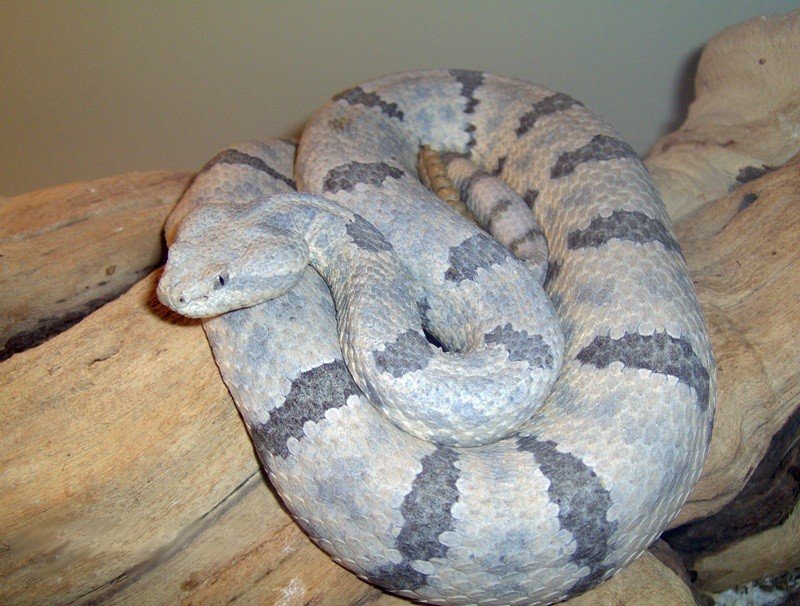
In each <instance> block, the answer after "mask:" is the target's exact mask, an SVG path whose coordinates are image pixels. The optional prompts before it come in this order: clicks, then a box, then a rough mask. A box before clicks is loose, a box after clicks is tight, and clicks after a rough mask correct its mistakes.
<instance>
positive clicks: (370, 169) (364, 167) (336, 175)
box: [324, 162, 404, 194]
mask: <svg viewBox="0 0 800 606" xmlns="http://www.w3.org/2000/svg"><path fill="white" fill-rule="evenodd" d="M403 175H404V173H403V171H402V170H400V169H399V168H397V167H395V166H389V165H388V164H386V163H385V162H349V163H348V164H342V165H340V166H337V167H335V168H332V169H331V170H330V171H329V172H328V174H327V176H326V177H325V182H324V187H325V191H326V192H329V193H332V194H335V193H336V192H338V191H346V192H351V191H353V190H354V189H355V187H356V185H358V184H359V183H364V184H366V185H372V186H373V187H380V186H381V185H383V181H384V180H385V179H386V178H387V177H391V178H392V179H399V178H400V177H402V176H403Z"/></svg>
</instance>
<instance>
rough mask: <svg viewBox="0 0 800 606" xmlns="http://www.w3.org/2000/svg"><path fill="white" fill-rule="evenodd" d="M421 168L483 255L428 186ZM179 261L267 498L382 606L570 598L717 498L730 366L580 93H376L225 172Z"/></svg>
mask: <svg viewBox="0 0 800 606" xmlns="http://www.w3.org/2000/svg"><path fill="white" fill-rule="evenodd" d="M421 146H430V148H431V149H434V150H440V151H441V152H442V159H443V163H444V165H445V167H446V171H447V176H448V177H449V178H451V179H452V181H453V182H454V183H455V185H456V186H457V188H458V189H459V190H460V192H461V194H462V196H463V198H464V200H465V201H466V203H467V205H468V206H469V208H470V210H471V212H472V213H473V214H474V216H475V218H476V219H477V221H478V222H479V223H480V224H481V225H482V226H483V227H484V228H485V230H486V231H484V230H482V229H481V228H479V227H478V226H477V225H475V223H473V222H470V221H469V220H467V219H465V218H463V217H461V216H460V215H458V214H457V213H455V212H454V211H453V210H452V209H451V208H450V207H448V206H447V205H446V204H445V203H444V202H442V201H441V200H440V199H439V198H437V197H436V195H435V194H433V193H432V192H431V191H430V189H428V188H426V187H425V186H424V185H423V184H422V183H421V182H420V179H419V178H418V174H417V170H416V165H417V164H416V163H417V155H418V152H419V150H420V147H421ZM436 177H437V176H436V175H434V178H436ZM298 191H300V192H303V193H298ZM487 231H488V232H489V233H491V234H492V236H494V238H492V237H490V236H489V235H487V233H486V232H487ZM166 235H167V241H168V243H169V244H170V250H169V258H168V263H167V266H166V268H165V272H164V275H163V277H162V279H161V281H160V283H159V288H158V294H159V297H160V298H161V300H162V301H163V302H164V303H166V304H167V305H169V306H170V307H172V308H173V309H175V310H177V311H179V312H181V313H184V314H186V315H192V316H204V317H208V319H207V320H205V322H204V326H205V329H206V332H207V335H208V339H209V341H210V343H211V346H212V349H213V352H214V356H215V358H216V360H217V363H218V365H219V368H220V370H221V374H222V376H223V378H224V380H225V382H226V384H227V385H228V387H229V389H230V391H231V394H232V395H233V397H234V400H235V401H236V403H237V406H238V407H239V410H240V411H241V414H242V417H243V419H244V421H245V424H246V425H247V429H248V431H249V432H250V435H251V437H252V440H253V443H254V445H255V448H256V451H257V452H258V455H259V456H260V458H261V460H262V462H263V464H264V466H265V468H266V469H267V471H268V475H269V478H270V481H271V482H272V484H273V485H274V487H275V488H276V490H277V492H278V493H279V494H280V496H281V498H282V499H283V501H284V503H285V504H286V506H287V507H288V509H289V510H290V511H291V512H292V514H293V515H294V517H295V518H296V520H297V521H298V522H299V524H300V525H301V526H302V527H303V528H304V529H305V531H306V532H307V533H308V534H309V536H310V537H311V538H312V539H313V540H314V542H315V543H317V544H318V545H319V546H320V547H322V549H324V550H325V551H326V552H328V553H329V554H330V555H331V557H333V558H334V559H335V560H336V561H337V562H339V563H340V564H342V565H343V566H345V567H346V568H348V569H350V570H351V571H353V572H354V573H356V574H357V575H359V576H360V577H362V578H364V579H366V580H368V581H370V582H372V583H374V584H376V585H378V586H380V587H382V588H385V589H387V590H389V591H392V592H395V593H397V594H399V595H402V596H406V597H409V598H413V599H416V600H420V601H424V602H427V603H431V604H486V605H489V604H492V605H498V604H547V603H553V602H557V601H559V600H563V599H566V598H568V597H570V596H574V595H577V594H579V593H582V592H584V591H587V590H588V589H590V588H592V587H594V586H595V585H597V584H599V583H600V582H602V581H603V580H604V579H607V578H609V577H610V576H611V575H612V574H613V573H614V572H615V571H617V570H619V569H620V568H622V567H623V566H625V565H626V564H627V563H629V562H631V561H632V560H633V559H634V558H636V557H637V556H638V555H639V554H641V553H642V552H643V551H644V550H645V549H646V548H647V547H648V546H649V545H650V543H651V542H652V541H653V540H654V539H655V538H656V537H658V535H659V534H660V532H661V531H662V530H663V529H664V527H665V526H666V525H667V524H668V522H669V521H670V520H671V519H672V518H673V517H674V516H675V514H676V513H677V511H678V510H679V508H680V507H681V505H682V504H683V502H684V501H685V499H686V498H687V496H688V494H689V491H690V489H691V488H692V486H693V484H694V483H695V482H696V480H697V479H698V476H699V474H700V470H701V467H702V464H703V461H704V459H705V456H706V452H707V449H708V443H709V438H710V433H711V427H712V422H713V412H714V402H715V367H714V360H713V357H712V353H711V349H710V345H709V340H708V336H707V333H706V329H705V327H704V324H703V319H702V317H701V313H700V309H699V306H698V303H697V300H696V298H695V295H694V292H693V288H692V283H691V281H690V279H689V277H688V274H687V269H686V265H685V262H684V259H683V256H682V254H681V251H680V247H679V245H678V243H677V241H676V239H675V237H674V235H673V232H672V228H671V226H670V222H669V218H668V216H667V213H666V211H665V208H664V205H663V203H662V201H661V199H660V196H659V194H658V192H657V190H656V188H655V186H654V185H653V182H652V181H651V179H650V177H649V175H648V174H647V172H646V170H645V169H644V167H643V165H642V163H641V161H640V160H639V158H638V156H637V155H636V154H635V153H634V152H633V150H632V149H631V148H630V146H628V145H627V144H626V143H624V142H623V141H621V140H620V138H619V136H618V135H617V134H616V132H615V131H614V130H613V129H612V128H611V127H609V126H608V125H607V124H605V123H604V122H603V121H602V120H601V119H599V118H597V117H596V116H595V115H593V114H592V113H591V112H590V111H589V110H587V109H586V108H585V107H584V106H583V105H582V104H581V103H580V102H578V101H576V100H574V99H572V98H570V97H568V96H567V95H564V94H561V93H556V92H554V91H551V90H549V89H547V88H545V87H543V86H540V85H534V84H530V83H526V82H522V81H519V80H514V79H509V78H504V77H498V76H493V75H490V74H486V73H481V72H472V71H462V70H435V71H425V72H409V73H404V74H396V75H392V76H387V77H384V78H381V79H378V80H374V81H371V82H368V83H365V84H362V85H360V86H357V87H354V88H352V89H349V90H347V91H345V92H343V93H340V94H338V95H336V96H335V97H334V98H333V99H332V100H331V101H330V102H329V103H328V104H326V105H325V106H323V107H322V108H321V109H320V110H318V111H317V113H316V114H315V115H314V116H313V117H312V119H311V121H310V122H309V123H308V124H307V125H306V127H305V129H304V131H303V134H302V137H301V139H300V142H299V145H297V146H296V144H295V143H294V142H292V141H287V140H273V141H269V142H267V143H248V144H244V145H240V146H235V147H232V148H230V149H228V150H226V151H224V152H222V153H220V154H219V155H217V156H216V157H215V158H214V159H212V160H211V161H210V162H209V163H208V164H207V165H206V166H205V167H204V168H203V169H202V170H201V171H200V172H199V173H198V175H197V176H196V178H195V180H194V182H193V183H192V185H191V186H190V188H189V190H188V191H187V192H186V194H185V195H184V197H183V199H182V200H181V202H180V203H179V205H178V206H177V207H176V209H175V211H174V212H173V214H172V215H171V217H170V219H169V221H168V224H167V228H166ZM500 243H502V245H501V244H500ZM309 262H310V264H311V266H312V268H313V269H306V268H307V265H308V263H309ZM545 292H546V294H545ZM223 312H228V313H223Z"/></svg>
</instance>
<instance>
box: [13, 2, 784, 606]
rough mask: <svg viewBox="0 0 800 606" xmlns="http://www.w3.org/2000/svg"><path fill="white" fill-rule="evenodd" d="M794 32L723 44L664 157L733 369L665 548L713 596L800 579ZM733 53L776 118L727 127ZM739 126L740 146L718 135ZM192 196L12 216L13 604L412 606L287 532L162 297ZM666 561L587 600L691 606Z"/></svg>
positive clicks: (117, 196)
mask: <svg viewBox="0 0 800 606" xmlns="http://www.w3.org/2000/svg"><path fill="white" fill-rule="evenodd" d="M799 19H800V13H793V14H792V15H789V16H786V17H782V18H774V19H766V20H760V21H759V20H753V21H750V22H747V23H745V24H742V25H740V26H736V27H737V28H742V30H741V31H743V32H745V33H744V34H742V35H741V36H739V37H738V38H737V31H736V29H735V28H734V29H733V31H731V30H726V31H724V32H722V33H721V34H720V35H719V36H717V37H716V38H715V39H712V41H711V42H710V43H709V46H708V48H707V49H706V51H705V52H704V54H703V57H701V61H700V71H699V73H698V85H697V91H698V99H697V101H696V102H695V104H693V106H692V109H690V112H689V116H688V118H687V121H686V123H685V124H684V125H683V127H682V128H681V129H680V130H679V131H677V132H676V133H675V134H674V135H671V136H670V137H672V139H670V137H667V138H666V140H665V141H666V142H665V141H662V143H663V145H662V144H659V145H657V146H656V148H655V149H654V153H653V155H651V157H650V159H649V160H648V166H649V168H650V169H651V171H653V173H654V176H655V177H656V180H657V182H658V185H659V187H660V188H661V189H662V191H663V192H664V194H665V198H666V200H667V203H668V205H669V207H670V209H671V211H672V212H673V214H674V215H675V216H676V217H683V219H682V220H681V221H680V222H679V223H678V224H677V230H678V236H679V240H680V241H681V244H682V246H683V250H684V253H685V256H686V259H687V261H688V263H689V265H690V269H691V272H692V276H693V280H694V281H695V284H696V286H697V289H698V293H699V297H700V301H701V305H702V307H703V310H704V313H705V315H706V318H707V321H708V324H709V327H710V330H711V336H712V343H713V346H714V351H715V355H716V357H717V361H718V365H719V398H718V407H719V408H718V413H717V420H716V423H715V427H714V434H713V437H712V448H711V453H710V456H709V460H708V462H707V464H706V467H705V468H704V472H703V476H702V478H701V481H700V482H699V483H698V485H697V487H696V489H695V491H694V492H693V494H692V496H691V498H690V501H689V502H688V503H687V505H686V507H685V508H684V509H683V511H682V512H681V514H680V516H679V519H678V520H676V521H675V525H677V524H682V526H681V527H679V528H676V529H675V530H673V531H671V533H669V534H668V535H667V538H668V539H669V540H670V541H671V542H672V544H673V546H674V547H675V548H676V549H677V550H678V552H679V553H680V555H681V556H682V557H683V559H684V560H683V561H685V562H687V563H688V564H689V565H690V566H692V568H693V572H694V574H695V575H696V576H697V579H698V583H699V584H700V586H701V587H703V588H707V589H719V588H722V587H724V586H727V585H729V584H733V583H738V582H741V581H742V580H747V579H749V578H754V577H757V576H761V575H763V574H770V573H772V572H775V571H778V570H776V568H777V569H780V570H785V569H786V568H790V567H792V566H797V565H799V564H800V554H798V544H797V539H796V537H797V536H798V534H800V522H798V520H799V519H800V512H798V507H797V504H796V499H797V491H796V490H794V489H792V488H790V489H789V490H788V491H787V490H786V485H787V484H789V485H791V482H788V481H787V478H788V479H791V478H794V480H796V479H797V473H796V470H797V446H796V445H797V433H798V431H797V430H798V428H797V425H798V423H797V416H798V414H799V413H797V407H798V403H799V402H800V357H799V356H798V355H797V353H796V352H797V351H798V346H800V303H798V302H799V301H800V202H799V200H800V172H799V171H800V164H798V163H797V161H796V160H795V161H794V162H789V163H788V164H786V165H785V166H784V167H783V168H781V169H780V170H774V171H770V170H768V169H772V168H775V167H777V166H779V165H780V164H782V163H783V162H784V161H785V160H786V158H788V157H789V156H791V155H792V154H791V153H789V152H790V150H791V149H792V145H794V147H793V151H794V152H796V151H797V148H798V141H797V137H795V138H794V139H792V138H791V137H790V139H789V141H788V143H785V140H786V133H788V132H791V128H794V129H797V130H796V131H795V132H800V118H799V117H798V114H797V112H798V110H797V108H798V96H797V89H796V88H794V89H792V88H791V85H792V84H793V85H795V86H796V85H797V83H798V82H800V79H798V78H796V77H793V78H790V77H789V76H787V74H790V75H791V74H793V73H794V72H792V69H795V70H796V69H797V66H798V65H800V50H799V49H800V45H798V44H797V36H798V31H800V30H799V29H798V27H797V23H798V20H799ZM759 28H761V29H759ZM748 32H750V33H748ZM753 32H754V33H753ZM765 34H769V35H770V36H772V39H773V42H772V43H770V44H767V47H766V50H764V48H762V47H763V45H762V47H758V45H759V44H761V42H760V37H763V36H764V35H765ZM759 36H760V37H759ZM781 36H783V38H789V39H790V40H789V42H786V41H783V42H781V41H782V40H783V38H781ZM737 39H738V40H740V41H742V40H744V41H745V42H746V44H747V45H750V46H754V47H757V48H756V50H755V51H753V50H752V49H751V51H747V52H745V51H741V52H743V53H744V54H742V55H741V56H742V57H751V58H752V57H754V56H756V55H757V57H756V60H755V63H756V65H760V66H761V67H762V68H763V67H764V66H765V65H770V66H772V65H778V66H783V67H780V68H776V70H774V71H773V72H770V73H771V74H772V75H771V76H770V77H771V78H773V79H777V80H786V82H787V86H789V89H787V90H785V91H784V92H783V93H781V94H775V95H772V96H771V99H772V106H770V107H771V108H772V109H770V107H765V106H758V107H760V108H761V109H760V110H759V111H761V113H762V114H763V116H762V117H763V120H761V121H760V122H759V121H753V120H751V119H749V118H748V116H752V115H753V114H748V112H747V110H746V108H744V109H742V110H741V112H739V114H736V115H733V114H730V113H728V114H726V113H725V112H720V111H718V108H719V107H721V106H725V104H730V103H731V102H732V101H731V98H732V97H731V95H733V97H736V95H737V93H736V92H735V82H736V79H735V78H734V79H733V80H731V79H730V78H728V79H726V78H725V77H724V72H725V70H734V71H735V70H738V67H737V66H738V64H739V60H733V61H729V60H726V59H725V58H726V57H727V56H728V55H730V54H731V53H734V51H736V52H739V51H737V50H736V49H737V48H738V47H737V43H736V40H737ZM775 39H778V40H779V42H780V43H778V44H775V43H774V40H775ZM715 40H717V42H714V41H715ZM720 40H721V42H720ZM726 44H728V45H729V46H725V45H726ZM739 45H742V43H741V42H740V43H739ZM775 48H778V49H779V52H776V51H775ZM770 49H772V50H770ZM762 50H764V53H766V51H770V52H771V53H772V54H764V53H762V52H761V51H762ZM712 51H713V53H712ZM709 53H712V57H713V54H714V53H715V54H716V56H717V59H714V60H713V61H712V60H711V59H707V56H708V55H709ZM748 53H749V54H748ZM753 53H755V55H753ZM786 53H789V54H790V55H791V53H794V59H792V58H791V57H789V58H786V57H785V56H784V55H785V54H786ZM760 59H766V61H765V62H764V63H761V62H760ZM742 60H743V59H742ZM726 61H727V62H726ZM709 66H710V67H709ZM736 73H737V74H739V75H738V76H736V78H739V81H740V82H749V80H748V79H753V78H755V79H756V80H758V78H762V76H763V73H762V72H759V71H757V70H756V71H754V70H752V69H750V70H744V72H741V73H739V72H736ZM759 74H761V76H759ZM762 80H763V78H762ZM731 82H733V84H732V83H731ZM709 83H711V84H709ZM761 85H762V86H763V82H762V84H761ZM743 88H744V89H746V90H751V89H750V87H749V86H744V87H743ZM753 90H755V91H757V89H753ZM757 92H761V91H757ZM793 95H794V96H793ZM752 96H753V95H751V96H749V97H748V96H747V95H745V96H743V97H741V98H739V99H735V100H736V101H737V102H740V103H744V102H750V100H752V99H751V97H752ZM786 97H788V98H789V101H788V102H787V101H786ZM792 99H793V100H794V101H793V103H794V105H792V103H791V100H792ZM715 104H716V105H715ZM715 107H716V108H717V109H715ZM776 108H777V109H776ZM693 112H694V113H693ZM776 112H777V113H776ZM793 112H794V113H793ZM773 114H775V115H773ZM776 115H779V116H781V119H780V120H777V118H776ZM703 116H705V118H704V119H701V118H702V117H703ZM720 116H723V117H722V118H720ZM704 120H705V121H704ZM715 120H716V122H714V121H715ZM781 120H782V121H781ZM709 121H710V123H711V124H712V126H714V127H713V128H710V127H709V128H706V127H705V126H704V125H705V124H707V123H709ZM720 125H722V126H720ZM776 125H777V126H776ZM787 125H788V126H787ZM738 127H741V129H740V131H737V132H740V133H742V136H741V137H740V136H739V135H738V134H737V135H736V137H734V139H735V140H734V143H731V144H727V139H726V140H720V139H719V137H720V136H721V133H722V132H723V131H725V130H728V131H730V130H731V129H735V128H738ZM787 128H789V130H786V129H787ZM758 129H761V131H758ZM776 129H777V130H776ZM781 129H783V130H781ZM748 132H750V134H751V135H752V136H751V137H750V140H748V139H747V138H746V134H747V133H748ZM759 133H760V134H759ZM776 139H777V140H779V141H778V142H777V143H776V142H775V140H776ZM740 141H741V142H742V143H741V144H740V143H739V142H740ZM748 141H749V142H748ZM769 141H772V143H769ZM753 146H756V147H753ZM758 146H761V147H758ZM732 150H733V151H735V152H736V153H735V154H734V155H733V156H731V155H730V154H731V153H733V151H732ZM769 150H772V151H769ZM768 152H769V153H768ZM770 154H772V155H770ZM720 158H722V159H720ZM773 163H774V164H773ZM703 167H705V168H703ZM747 167H755V168H758V169H759V170H744V171H743V169H746V168H747ZM703 171H706V172H705V173H704V172H703ZM703 174H705V175H706V176H707V177H708V178H704V177H703ZM760 175H763V176H761V177H760V178H758V179H755V180H752V179H753V178H754V177H758V176H760ZM712 177H713V178H712ZM189 179H190V175H188V174H186V173H138V174H131V175H123V176H120V177H114V178H110V179H105V180H101V181H95V182H91V183H83V184H76V185H71V186H64V187H62V188H55V189H52V190H45V191H42V192H34V193H32V194H28V195H25V196H19V197H17V198H11V199H0V263H1V264H2V268H3V271H2V273H1V274H0V347H2V350H0V359H3V358H8V359H5V361H3V362H1V363H0V370H2V372H0V402H2V408H1V410H2V413H1V414H2V425H3V428H4V431H3V432H2V436H0V447H2V455H0V456H2V462H1V463H0V529H2V530H0V603H4V604H5V603H9V604H29V603H36V604H90V603H92V604H93V603H100V602H103V603H135V604H162V603H192V604H216V603H222V602H227V601H233V600H237V601H240V602H244V603H259V604H281V605H283V606H288V605H294V604H307V603H314V604H356V603H357V604H390V603H391V604H402V603H405V602H404V601H403V600H400V599H398V598H395V597H392V596H389V595H386V594H384V593H382V592H380V591H379V590H377V589H375V588H374V587H371V586H369V585H366V584H364V583H362V582H361V581H359V580H358V579H357V578H356V577H354V576H353V575H351V574H349V573H348V572H346V571H344V570H343V569H341V568H339V567H338V566H337V565H335V564H333V563H332V562H331V561H330V560H329V559H328V558H327V556H325V555H324V554H323V553H322V552H320V551H319V550H317V549H316V547H314V546H313V544H312V543H311V542H310V541H309V540H308V539H307V537H305V536H304V535H303V534H302V532H301V531H300V530H299V529H298V527H297V526H296V525H295V524H294V523H293V522H292V521H291V519H290V518H289V517H288V515H287V514H286V512H285V511H284V510H283V509H282V508H281V506H280V504H279V502H278V501H277V500H276V499H275V497H274V495H273V494H272V493H271V492H270V489H269V486H268V484H267V483H266V482H265V481H264V478H263V475H262V473H261V471H260V468H259V465H258V462H257V459H256V457H255V455H254V453H253V450H252V446H251V445H250V443H249V441H248V438H247V435H246V433H245V431H244V428H243V427H242V424H241V420H240V419H239V417H238V415H237V413H236V411H235V408H234V406H233V404H232V401H231V399H230V397H229V395H228V393H227V391H226V390H225V388H224V386H223V384H222V382H221V380H220V379H219V375H218V373H217V370H216V367H215V366H214V363H213V360H212V358H211V354H210V350H209V348H208V345H207V343H206V342H205V338H204V335H203V333H202V329H201V327H200V326H199V324H197V323H196V322H190V321H185V320H183V319H180V318H178V317H176V316H174V315H171V314H169V313H168V312H167V311H166V310H165V309H164V308H163V307H161V306H160V305H159V304H158V303H157V302H156V301H155V298H154V295H153V288H154V283H155V280H156V279H157V276H158V272H157V271H156V272H153V273H149V272H150V271H151V270H152V269H153V268H155V267H157V266H158V265H159V264H160V262H161V259H162V255H163V246H162V239H161V236H160V230H161V227H162V225H163V220H164V218H165V217H166V215H167V213H168V212H169V210H170V208H171V207H172V205H173V204H174V202H175V200H176V199H177V198H178V197H179V196H180V194H181V192H182V191H183V189H184V188H185V186H186V184H187V183H188V180H189ZM728 192H729V193H728ZM723 194H724V195H723ZM720 195H722V197H721V198H720V199H719V200H717V201H716V202H713V203H705V204H704V201H707V200H714V199H715V198H718V197H720ZM148 274H149V275H148ZM143 275H146V277H145V278H144V279H142V280H140V281H139V282H138V283H136V281H137V279H139V278H140V277H141V276H143ZM134 283H135V284H134ZM131 285H133V286H132V287H131ZM129 287H131V288H130V290H128V291H127V292H124V291H126V290H127V289H128V288H129ZM123 292H124V294H121V293H123ZM104 303H105V304H104ZM90 312H93V313H90ZM87 314H88V315H87ZM84 317H85V318H84ZM81 318H84V319H83V320H82V321H79V320H81ZM70 326H71V328H70ZM54 335H55V336H54ZM12 354H14V355H12ZM748 480H749V481H748ZM776 503H778V504H781V505H782V508H781V509H780V512H778V513H776V509H777V508H776V506H775V504H776ZM723 508H724V509H723ZM720 510H722V511H720ZM733 511H738V512H740V515H738V516H737V517H736V519H735V521H731V519H725V515H732V514H731V513H730V512H733ZM765 511H769V512H770V514H771V515H769V516H767V515H764V512H765ZM718 512H719V513H718ZM745 519H746V520H750V522H748V523H745V524H743V526H746V527H747V528H746V529H744V530H739V531H736V532H732V531H731V530H730V528H731V527H732V526H736V525H737V524H739V525H740V526H742V524H740V522H741V521H742V520H745ZM748 524H749V525H748ZM715 528H716V529H717V530H714V529H715ZM720 529H722V530H720ZM787 533H788V537H789V538H788V539H787V538H786V537H787ZM792 533H793V534H792ZM792 537H794V538H793V539H792ZM687 545H688V546H689V547H687ZM698 545H702V547H701V548H698ZM759 550H766V554H765V555H764V554H757V553H756V552H757V551H759ZM656 552H657V554H658V557H659V558H660V560H661V561H663V562H669V564H670V566H671V568H670V566H667V565H664V564H662V563H660V561H659V560H658V559H657V558H656V557H654V556H653V555H651V554H646V556H645V557H643V558H642V559H640V560H639V561H637V562H636V563H635V564H634V565H632V566H631V567H629V568H628V569H626V570H624V571H622V572H621V573H620V574H618V575H617V576H615V577H614V579H612V580H611V581H610V582H608V583H605V584H603V585H602V586H601V587H599V588H597V589H595V590H594V591H593V592H591V593H589V594H587V595H586V596H582V597H580V598H577V599H576V600H573V601H572V602H571V603H574V604H642V605H643V604H654V605H655V604H692V603H694V602H693V599H692V596H691V593H690V592H689V589H688V588H687V586H686V585H685V583H684V581H683V580H682V574H683V573H682V570H681V567H680V565H679V564H677V565H676V564H675V562H676V558H675V557H672V558H670V557H669V556H668V554H669V550H668V549H665V548H664V547H663V545H662V547H661V548H660V549H659V550H656ZM665 554H667V555H665ZM742 558H744V559H745V560H744V561H743V560H742ZM673 570H674V571H675V572H673ZM734 571H735V572H734Z"/></svg>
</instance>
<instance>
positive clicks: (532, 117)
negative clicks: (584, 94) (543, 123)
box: [516, 93, 583, 137]
mask: <svg viewBox="0 0 800 606" xmlns="http://www.w3.org/2000/svg"><path fill="white" fill-rule="evenodd" d="M573 105H583V104H582V103H581V102H580V101H576V100H575V99H573V98H572V97H570V96H569V95H565V94H564V93H556V94H555V95H551V96H549V97H545V98H544V99H542V100H541V101H539V102H538V103H534V104H533V107H532V108H531V110H530V111H528V112H525V113H524V114H522V116H521V117H520V119H519V126H517V130H516V133H517V137H521V136H522V135H524V134H525V133H527V132H528V131H529V130H530V129H531V128H533V125H534V124H535V123H536V120H538V119H539V118H541V117H542V116H547V115H549V114H555V113H556V112H560V111H562V110H565V109H568V108H570V107H572V106H573Z"/></svg>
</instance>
